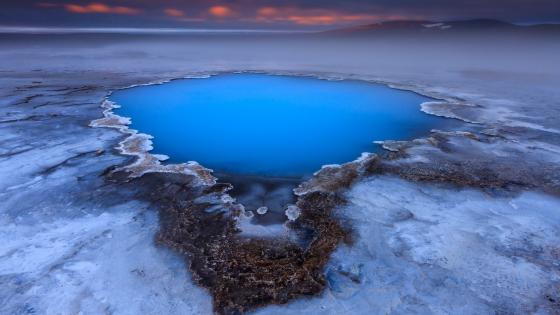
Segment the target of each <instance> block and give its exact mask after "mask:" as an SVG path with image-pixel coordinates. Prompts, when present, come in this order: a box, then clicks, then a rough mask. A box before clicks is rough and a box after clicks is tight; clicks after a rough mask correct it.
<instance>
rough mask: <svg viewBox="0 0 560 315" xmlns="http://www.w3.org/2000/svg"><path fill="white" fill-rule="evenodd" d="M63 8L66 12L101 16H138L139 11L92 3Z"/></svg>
mask: <svg viewBox="0 0 560 315" xmlns="http://www.w3.org/2000/svg"><path fill="white" fill-rule="evenodd" d="M64 8H65V9H66V11H68V12H71V13H77V14H87V13H101V14H128V15H133V14H138V13H140V12H141V10H139V9H136V8H132V7H125V6H110V5H107V4H104V3H99V2H93V3H90V4H87V5H79V4H72V3H70V4H65V5H64Z"/></svg>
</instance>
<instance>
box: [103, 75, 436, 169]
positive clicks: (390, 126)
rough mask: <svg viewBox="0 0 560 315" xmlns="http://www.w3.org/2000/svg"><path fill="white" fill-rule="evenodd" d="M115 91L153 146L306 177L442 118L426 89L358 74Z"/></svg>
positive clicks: (247, 78)
mask: <svg viewBox="0 0 560 315" xmlns="http://www.w3.org/2000/svg"><path fill="white" fill-rule="evenodd" d="M110 98H111V100H112V101H115V102H116V103H117V104H119V105H121V108H119V109H117V110H116V113H117V114H118V115H121V116H126V117H131V118H132V125H131V128H133V129H137V130H139V131H140V132H143V133H148V134H150V135H152V136H154V139H153V142H154V150H153V153H157V154H165V155H168V156H169V157H170V162H172V163H178V162H186V161H197V162H199V163H201V164H202V165H204V166H205V167H208V168H211V169H214V170H215V171H216V172H218V173H230V174H244V175H265V176H282V177H301V176H305V175H308V174H311V173H313V172H315V171H317V170H318V169H319V168H320V167H321V165H324V164H332V163H345V162H349V161H352V160H354V159H356V158H357V157H358V156H359V155H360V153H362V152H372V151H375V150H376V149H377V148H378V146H377V145H375V144H373V143H372V141H374V140H387V139H391V140H405V139H411V138H413V137H416V136H419V135H423V134H427V133H428V131H429V130H430V129H431V128H434V127H437V125H438V124H439V123H441V119H440V118H437V117H433V116H430V115H427V114H424V113H422V112H421V111H420V104H421V103H422V102H425V101H428V100H431V99H429V98H427V97H423V96H421V95H418V94H415V93H411V92H406V91H400V90H396V89H391V88H389V87H387V86H384V85H379V84H371V83H367V82H360V81H326V80H318V79H313V78H301V77H289V76H273V75H264V74H224V75H218V76H214V77H211V78H208V79H184V80H175V81H172V82H169V83H165V84H161V85H150V86H141V87H134V88H130V89H125V90H120V91H117V92H115V93H113V94H112V95H111V97H110Z"/></svg>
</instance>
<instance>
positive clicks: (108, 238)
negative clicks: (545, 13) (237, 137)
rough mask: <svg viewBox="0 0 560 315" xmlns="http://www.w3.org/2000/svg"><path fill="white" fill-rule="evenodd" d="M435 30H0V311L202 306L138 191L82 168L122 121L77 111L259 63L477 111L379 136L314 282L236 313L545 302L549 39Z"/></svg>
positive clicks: (555, 144)
mask: <svg viewBox="0 0 560 315" xmlns="http://www.w3.org/2000/svg"><path fill="white" fill-rule="evenodd" d="M448 41H450V39H446V41H441V42H440V41H435V42H420V41H415V40H408V39H394V40H388V39H383V40H379V39H372V40H352V41H338V40H337V41H335V40H331V39H328V38H323V39H314V40H308V39H306V40H300V39H294V38H289V37H285V36H283V35H282V36H280V35H278V37H273V38H271V37H269V36H266V37H259V36H257V37H239V36H233V37H222V36H218V35H213V36H209V37H206V36H184V37H175V36H166V37H162V38H156V37H152V36H129V35H118V36H117V35H99V36H98V35H80V36H73V35H56V36H51V35H42V36H23V35H18V34H12V35H1V37H0V74H1V75H0V226H1V228H0V239H1V242H0V244H1V245H0V313H2V314H33V313H36V314H78V313H80V312H81V313H82V314H99V313H103V312H105V313H113V314H138V313H145V314H166V313H182V314H208V313H211V312H212V301H211V298H210V295H209V294H208V293H207V292H206V291H205V290H204V289H202V288H200V287H198V286H196V285H194V284H193V282H192V281H191V276H190V274H189V272H188V271H187V268H186V265H185V263H184V262H183V259H182V258H181V257H179V256H178V255H176V254H175V253H174V252H172V251H170V250H168V249H166V248H165V247H162V246H157V245H156V243H155V242H154V235H155V234H156V232H157V230H158V216H157V213H156V211H155V207H154V206H153V205H152V204H151V203H148V202H146V201H144V199H142V198H139V197H138V193H139V190H137V189H136V188H135V187H134V186H133V185H120V184H118V183H113V182H110V181H106V180H105V179H104V178H103V177H102V176H101V174H103V173H104V171H105V170H106V169H107V168H108V167H111V166H113V165H121V164H125V163H127V162H131V160H130V158H129V157H125V156H121V155H119V154H118V152H117V151H116V150H114V148H115V147H116V146H117V144H118V142H119V141H121V140H123V138H124V136H123V135H122V134H120V133H119V132H118V131H116V130H112V129H106V128H90V127H89V124H90V122H91V121H92V120H94V119H98V118H100V117H101V115H102V109H101V108H100V105H101V102H102V100H103V98H104V97H105V95H106V94H107V93H108V92H109V91H111V90H114V89H116V88H120V87H125V86H129V85H132V84H141V83H147V82H153V81H160V80H165V79H169V78H174V77H182V76H185V75H188V74H192V73H197V72H201V71H203V72H204V71H223V70H266V71H284V72H286V71H296V72H299V73H302V72H303V73H320V74H321V75H323V76H330V77H333V78H339V77H344V78H358V79H368V80H380V81H385V82H389V83H392V84H395V85H397V86H400V87H407V88H411V89H414V90H417V91H421V92H423V93H428V94H430V95H433V96H438V97H440V98H445V99H449V101H451V102H452V104H451V105H450V104H449V103H446V105H441V104H440V105H438V104H431V105H427V106H426V107H425V108H424V110H425V111H427V112H431V113H434V114H438V115H443V116H450V117H458V118H463V119H465V120H469V121H473V122H477V123H478V124H469V125H465V127H464V130H467V131H469V133H445V132H440V131H434V133H432V134H431V135H426V137H427V139H426V140H418V141H415V142H407V143H394V142H386V143H385V146H386V147H387V148H388V149H391V150H393V151H396V153H394V154H395V156H394V157H393V159H391V160H388V161H387V162H385V163H384V164H383V165H382V167H381V168H380V169H379V171H378V173H379V175H370V176H367V177H365V178H361V179H360V180H359V181H358V182H357V183H356V184H354V185H353V186H352V188H351V189H349V190H343V191H341V192H340V194H342V195H344V196H346V198H347V199H348V201H349V202H348V204H347V205H346V206H344V207H339V208H338V209H337V211H336V213H335V215H336V217H337V218H338V219H339V220H340V221H341V222H344V223H345V224H346V225H348V226H350V227H352V228H353V231H354V232H353V239H354V241H353V243H352V245H340V246H339V247H338V249H337V250H336V251H335V252H334V253H333V255H332V258H331V260H330V261H329V263H328V265H327V267H326V270H325V274H326V277H327V288H326V290H325V291H324V292H323V294H321V295H320V296H318V297H314V298H303V299H299V300H295V301H293V302H291V303H289V304H287V305H282V306H269V307H266V308H262V309H259V310H257V311H256V313H258V314H284V313H286V312H287V311H289V312H290V313H295V314H297V313H308V314H316V313H319V312H320V313H324V314H340V313H347V314H361V313H363V314H372V313H393V314H405V313H416V314H460V313H463V314H495V313H498V314H527V313H534V314H558V313H559V312H560V292H559V290H560V278H559V277H560V274H559V272H560V266H559V265H558V261H560V260H559V259H560V248H559V247H558V244H560V242H559V239H558V238H559V237H560V236H559V235H560V214H559V213H558V210H559V209H560V198H559V196H560V189H559V187H560V179H559V177H560V175H559V174H560V170H559V162H560V127H559V126H560V90H559V89H558V86H559V84H560V58H559V57H558V56H560V44H559V43H557V42H553V41H550V40H546V39H538V38H537V39H532V38H531V39H530V38H519V39H515V38H514V39H512V38H509V39H507V40H496V39H495V38H493V39H490V38H482V39H480V40H479V41H475V40H473V39H472V38H470V39H468V40H464V41H463V40H461V39H457V40H454V41H453V40H451V42H448ZM294 51H297V52H298V53H297V54H295V53H294ZM372 140H399V139H372ZM381 174H385V175H381ZM317 187H319V188H321V186H320V185H318V186H314V187H313V189H319V188H317ZM308 188H309V187H308ZM278 230H281V229H276V228H275V227H273V228H270V229H268V230H267V229H266V228H265V229H256V230H251V231H246V232H248V234H251V233H257V234H258V233H267V231H270V232H271V233H281V231H280V232H278Z"/></svg>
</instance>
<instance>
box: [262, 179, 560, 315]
mask: <svg viewBox="0 0 560 315" xmlns="http://www.w3.org/2000/svg"><path fill="white" fill-rule="evenodd" d="M349 198H350V200H351V204H350V205H349V206H348V207H345V208H344V209H342V210H341V213H340V215H342V216H344V217H345V218H348V219H349V220H350V222H351V224H352V225H353V226H354V227H355V228H356V242H355V244H354V245H353V246H352V247H348V246H343V247H341V248H339V249H338V250H337V251H336V252H335V254H334V255H333V257H332V261H331V263H330V264H329V267H328V268H327V276H328V281H329V289H328V290H327V292H325V293H324V295H323V296H322V297H321V298H318V299H312V300H301V301H297V302H294V303H291V304H289V305H288V306H287V307H269V308H267V309H263V310H262V311H259V312H256V314H285V313H286V312H289V313H290V314H309V313H313V312H315V311H316V310H319V309H320V310H321V313H322V314H333V315H334V314H388V313H391V314H403V313H407V314H408V313H413V314H495V313H496V312H499V313H504V314H528V313H540V314H546V313H554V312H555V310H557V307H558V305H557V304H555V303H554V302H552V301H550V300H549V298H550V297H555V296H558V293H559V291H558V286H559V284H560V272H559V269H558V267H559V264H560V263H559V260H558V259H559V258H560V247H559V245H558V244H560V235H559V234H558V231H559V230H560V212H559V211H558V209H560V199H559V198H555V197H550V196H547V195H543V194H540V193H533V192H527V193H522V194H521V195H518V196H510V197H506V196H502V197H500V196H490V195H488V194H485V193H482V192H480V191H476V190H472V189H459V188H454V187H442V186H435V185H428V184H415V183H410V182H406V181H403V180H400V179H396V178H392V177H385V176H383V177H375V178H372V179H370V180H367V181H365V182H363V183H360V184H358V185H356V186H355V187H354V188H353V189H352V190H351V191H350V192H349ZM553 299H554V298H553Z"/></svg>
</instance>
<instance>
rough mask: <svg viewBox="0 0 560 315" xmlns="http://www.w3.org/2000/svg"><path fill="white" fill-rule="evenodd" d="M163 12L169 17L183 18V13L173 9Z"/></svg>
mask: <svg viewBox="0 0 560 315" xmlns="http://www.w3.org/2000/svg"><path fill="white" fill-rule="evenodd" d="M163 12H164V13H165V14H166V15H168V16H171V17H183V16H185V12H184V11H182V10H179V9H175V8H167V9H165V10H163Z"/></svg>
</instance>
